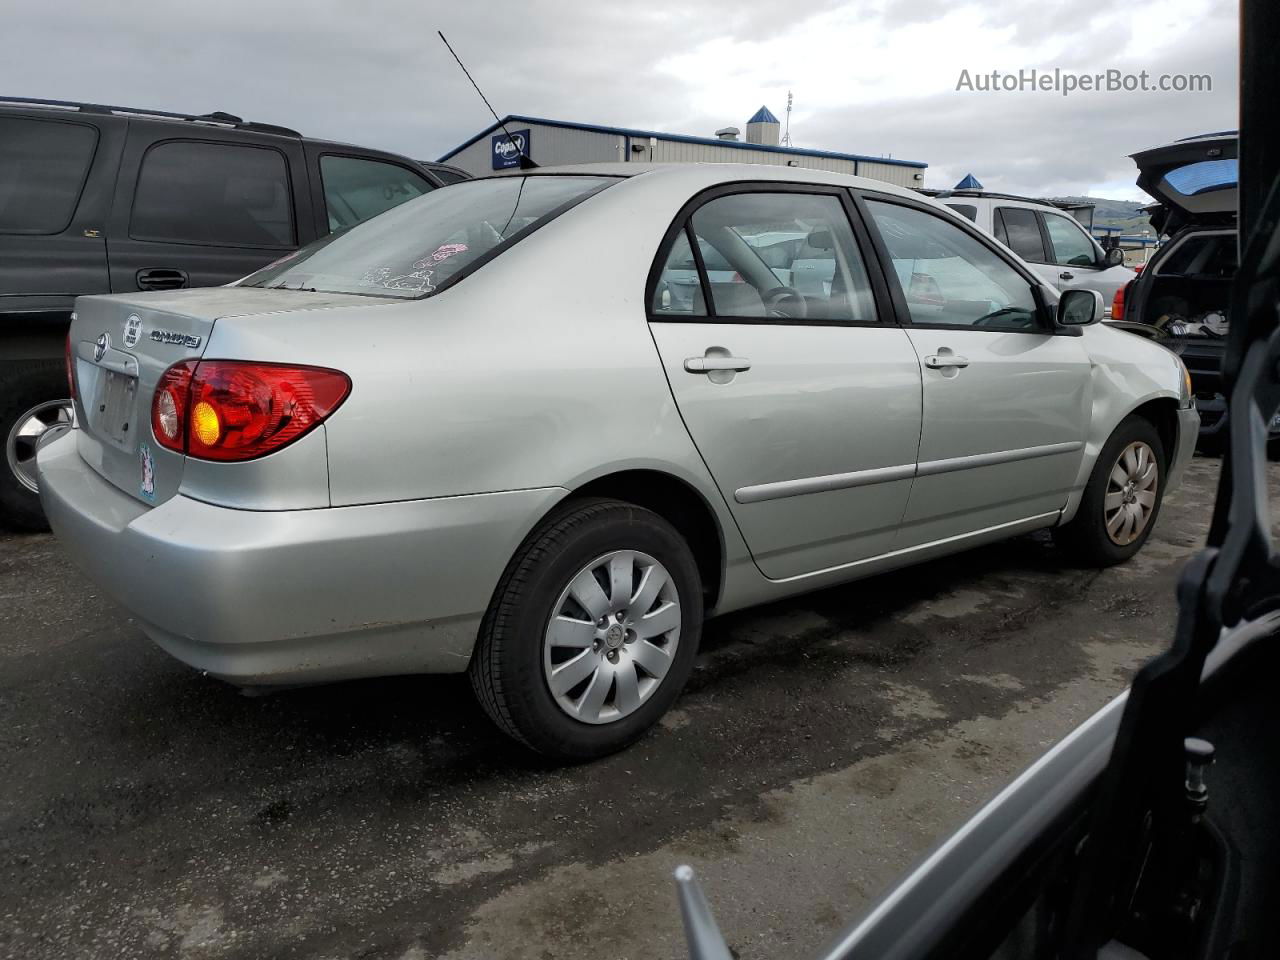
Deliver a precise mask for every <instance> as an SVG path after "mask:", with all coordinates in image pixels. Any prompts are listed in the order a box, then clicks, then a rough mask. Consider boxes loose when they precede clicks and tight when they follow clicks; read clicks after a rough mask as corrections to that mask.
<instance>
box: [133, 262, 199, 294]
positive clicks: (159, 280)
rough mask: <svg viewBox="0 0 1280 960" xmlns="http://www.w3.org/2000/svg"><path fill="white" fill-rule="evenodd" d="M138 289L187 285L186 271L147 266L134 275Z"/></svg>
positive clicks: (166, 288)
mask: <svg viewBox="0 0 1280 960" xmlns="http://www.w3.org/2000/svg"><path fill="white" fill-rule="evenodd" d="M134 279H135V280H137V282H138V289H139V290H178V289H180V288H182V287H185V286H186V285H187V272H186V271H185V270H174V269H172V268H171V267H149V268H148V269H146V270H139V271H138V273H137V275H136V276H135V277H134Z"/></svg>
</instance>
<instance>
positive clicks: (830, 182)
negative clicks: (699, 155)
mask: <svg viewBox="0 0 1280 960" xmlns="http://www.w3.org/2000/svg"><path fill="white" fill-rule="evenodd" d="M572 175H577V176H584V177H590V176H595V177H625V178H627V179H643V180H644V181H645V182H647V183H655V184H656V183H669V184H671V185H672V186H673V187H676V186H677V185H679V186H681V187H684V186H686V185H687V186H690V187H693V188H695V189H701V188H705V187H712V186H716V185H718V184H722V183H742V182H747V181H752V182H769V181H776V182H778V183H811V184H815V185H818V186H832V187H857V188H859V189H862V190H876V191H879V192H880V193H889V194H894V195H896V196H901V197H910V198H912V199H915V200H923V201H925V202H928V201H929V199H930V198H929V197H926V196H925V195H924V194H922V193H920V192H919V191H918V190H909V189H907V188H906V187H899V186H897V185H895V184H892V183H888V182H887V181H884V180H875V179H872V178H870V177H855V176H852V175H851V174H847V173H834V172H832V171H829V170H813V169H810V168H808V167H779V166H774V165H772V164H757V163H653V164H649V163H616V162H615V163H579V164H570V165H564V166H558V167H536V168H534V169H531V170H520V169H517V168H514V167H513V168H512V169H510V170H502V171H495V172H494V173H492V174H489V175H488V177H498V176H535V177H538V176H572ZM488 177H477V178H476V179H477V180H481V179H487V178H488Z"/></svg>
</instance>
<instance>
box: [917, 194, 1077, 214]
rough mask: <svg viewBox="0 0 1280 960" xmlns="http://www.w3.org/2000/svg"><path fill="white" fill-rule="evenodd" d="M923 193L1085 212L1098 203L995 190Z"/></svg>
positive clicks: (935, 196) (940, 197)
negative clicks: (1033, 204) (1023, 195)
mask: <svg viewBox="0 0 1280 960" xmlns="http://www.w3.org/2000/svg"><path fill="white" fill-rule="evenodd" d="M921 192H922V193H925V194H927V195H928V196H931V197H933V198H934V199H935V200H945V199H946V198H947V197H976V198H978V199H988V200H1021V201H1022V202H1023V203H1043V204H1045V205H1046V206H1050V207H1057V208H1058V209H1059V210H1084V209H1086V208H1092V207H1096V206H1097V204H1096V203H1080V202H1079V201H1072V200H1051V199H1049V198H1048V197H1021V196H1019V195H1018V194H1016V193H997V192H996V191H994V190H922V191H921Z"/></svg>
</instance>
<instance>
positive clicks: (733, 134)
mask: <svg viewBox="0 0 1280 960" xmlns="http://www.w3.org/2000/svg"><path fill="white" fill-rule="evenodd" d="M741 132H742V131H741V130H739V129H738V128H737V127H721V128H720V129H719V130H717V131H716V136H717V137H718V138H720V139H721V140H737V139H738V134H739V133H741Z"/></svg>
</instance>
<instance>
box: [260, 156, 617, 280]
mask: <svg viewBox="0 0 1280 960" xmlns="http://www.w3.org/2000/svg"><path fill="white" fill-rule="evenodd" d="M614 182H616V180H615V179H613V178H608V177H563V176H533V177H494V178H491V179H488V180H474V181H468V182H466V183H460V184H457V185H456V187H455V189H453V190H433V191H432V192H430V193H428V194H425V195H424V196H421V197H418V198H417V199H416V200H411V201H409V202H408V203H404V204H401V205H400V206H398V207H395V208H393V209H391V210H388V211H387V212H386V213H383V214H380V215H379V216H376V217H374V218H372V219H371V220H367V221H365V222H364V223H362V224H359V225H358V226H355V227H352V228H351V229H350V230H346V231H343V232H340V233H334V234H330V235H329V236H328V237H325V238H324V239H323V240H318V241H316V242H315V243H313V244H311V245H310V246H307V247H304V248H303V249H301V250H299V251H298V252H297V253H294V254H290V255H289V256H287V257H284V258H283V259H280V260H277V261H276V262H275V263H272V264H269V265H268V266H266V267H264V268H263V269H261V270H259V271H258V272H257V273H253V274H250V275H249V276H248V277H246V278H245V279H244V280H242V281H241V282H240V286H245V287H270V288H273V289H280V288H284V289H289V290H316V291H320V292H323V293H356V294H367V295H369V296H378V297H399V298H402V299H406V300H411V299H415V298H418V297H425V296H429V295H431V294H433V293H436V292H437V291H439V290H440V289H441V288H442V287H444V286H446V285H447V284H448V283H449V282H450V281H451V280H453V279H454V278H456V277H458V276H459V275H460V274H461V273H462V272H463V271H465V270H466V269H467V268H469V267H471V266H472V265H476V264H478V263H479V262H480V261H481V260H482V258H486V257H488V256H490V255H492V254H493V253H494V252H495V251H498V250H499V248H501V247H505V246H508V245H510V244H511V243H513V242H514V241H516V240H518V239H519V238H520V237H521V236H522V235H523V234H525V233H527V232H529V231H530V230H532V229H533V228H534V227H535V226H538V225H541V224H542V223H544V222H547V221H549V220H551V219H553V218H554V217H556V216H558V215H559V214H561V213H563V212H564V211H565V210H567V209H568V208H569V207H571V206H573V205H574V204H575V203H578V202H579V201H581V200H584V199H585V198H587V197H589V196H591V195H592V194H593V193H596V192H598V191H600V190H603V189H604V188H605V187H607V186H609V185H610V184H611V183H614Z"/></svg>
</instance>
